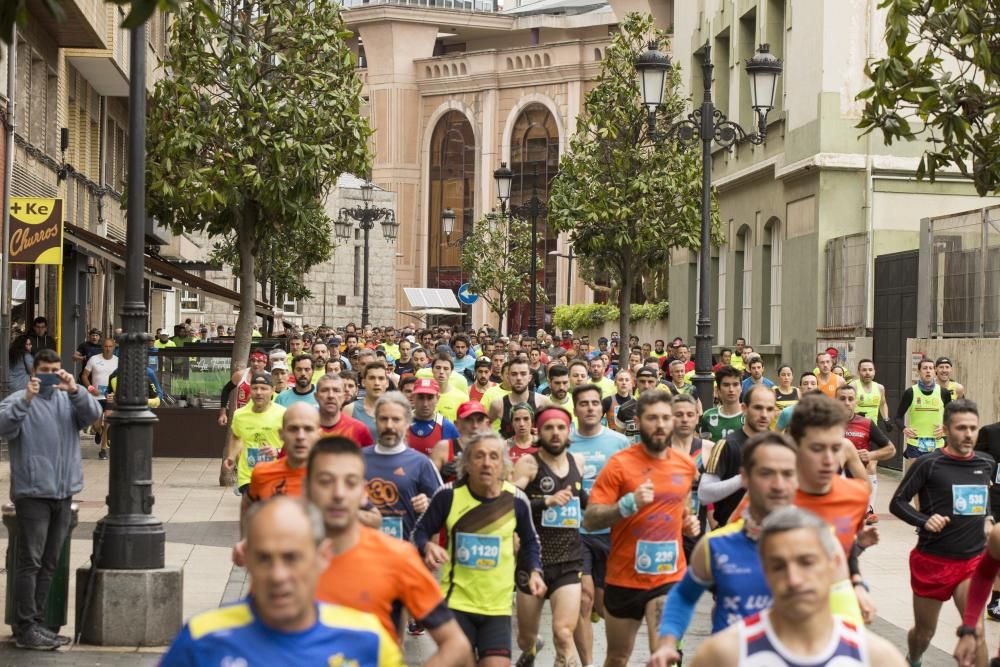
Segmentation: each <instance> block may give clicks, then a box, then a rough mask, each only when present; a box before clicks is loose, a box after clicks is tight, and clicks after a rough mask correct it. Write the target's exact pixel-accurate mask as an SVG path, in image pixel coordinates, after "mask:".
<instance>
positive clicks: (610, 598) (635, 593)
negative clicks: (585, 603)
mask: <svg viewBox="0 0 1000 667" xmlns="http://www.w3.org/2000/svg"><path fill="white" fill-rule="evenodd" d="M676 583H677V582H675V581H671V582H670V583H668V584H663V585H662V586H657V587H656V588H650V589H642V588H625V587H624V586H614V585H612V584H608V585H607V586H605V587H604V608H605V609H607V610H608V613H609V614H611V615H612V616H614V617H615V618H630V619H632V620H633V621H641V620H642V619H644V618H645V617H646V605H647V604H649V602H650V601H651V600H655V599H656V598H658V597H663V596H665V595H666V594H667V593H668V592H669V591H670V589H671V588H673V586H674V584H676Z"/></svg>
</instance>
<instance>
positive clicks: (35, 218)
mask: <svg viewBox="0 0 1000 667" xmlns="http://www.w3.org/2000/svg"><path fill="white" fill-rule="evenodd" d="M62 250H63V200H62V199H45V198H39V197H11V198H10V262H11V263H12V264H62Z"/></svg>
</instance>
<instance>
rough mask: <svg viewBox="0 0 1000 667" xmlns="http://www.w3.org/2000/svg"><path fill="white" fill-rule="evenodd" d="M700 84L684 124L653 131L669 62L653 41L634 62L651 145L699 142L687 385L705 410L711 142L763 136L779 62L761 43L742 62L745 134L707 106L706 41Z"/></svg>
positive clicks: (708, 70) (708, 391)
mask: <svg viewBox="0 0 1000 667" xmlns="http://www.w3.org/2000/svg"><path fill="white" fill-rule="evenodd" d="M702 55H703V58H704V60H703V61H702V66H701V71H702V82H703V84H704V88H703V91H702V92H703V97H702V102H701V107H700V108H698V109H695V110H693V111H692V112H691V113H690V114H688V116H687V118H685V119H684V120H681V121H678V122H677V123H674V125H672V126H671V127H670V128H668V129H667V130H666V131H660V130H657V128H656V111H657V109H659V108H660V106H661V105H662V104H663V94H664V83H665V81H666V77H667V73H668V72H669V71H670V58H668V57H667V56H666V54H664V53H662V52H661V51H660V50H659V48H658V44H657V43H656V42H650V43H649V48H648V50H647V51H645V52H643V53H642V54H641V55H640V56H639V57H638V58H637V59H636V61H635V69H636V72H637V74H638V78H639V90H640V92H641V94H642V103H643V106H645V107H646V111H647V116H646V122H647V124H648V126H649V136H650V138H651V139H652V141H653V142H654V143H659V142H662V141H666V140H669V139H670V138H672V136H673V134H675V133H676V134H677V138H678V139H679V140H680V141H681V142H684V143H687V142H691V141H699V140H700V141H701V159H702V163H701V252H700V253H699V261H700V262H701V266H700V267H699V271H698V275H699V281H700V284H699V285H698V325H697V332H696V334H695V375H694V378H693V382H694V385H695V387H697V389H698V396H699V397H700V398H701V401H702V405H703V407H705V408H706V409H707V408H708V407H709V406H710V404H709V397H711V396H712V393H713V392H712V382H713V377H712V325H711V322H710V320H709V317H708V310H709V303H710V294H709V292H710V290H709V281H710V273H709V264H710V262H711V254H710V251H711V247H710V244H711V224H712V144H713V143H714V144H717V145H719V146H721V147H722V148H730V147H732V145H733V144H735V143H736V142H737V141H740V140H746V141H749V142H750V143H752V144H762V143H764V141H765V139H766V138H767V114H768V113H769V112H770V111H771V110H772V109H773V108H774V93H775V90H776V89H777V85H778V77H779V76H780V75H781V71H782V63H781V60H780V59H779V58H776V57H775V56H774V55H772V54H771V49H770V47H769V45H767V44H761V45H760V49H759V50H758V51H757V53H756V54H755V55H754V57H753V58H750V59H749V60H747V61H746V68H747V74H748V75H749V76H750V106H751V108H752V109H753V111H754V113H755V114H756V115H757V118H756V122H755V123H754V127H753V128H751V129H752V132H751V133H749V134H748V133H747V132H746V131H745V130H744V129H743V128H742V127H740V126H739V124H738V123H734V122H733V121H731V120H729V119H728V118H726V115H725V114H723V113H722V112H721V111H719V110H718V109H716V108H715V104H714V103H713V102H712V70H713V66H712V48H711V46H710V45H709V44H708V43H706V44H705V46H704V47H703V48H702Z"/></svg>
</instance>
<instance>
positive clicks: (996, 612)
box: [986, 599, 1000, 660]
mask: <svg viewBox="0 0 1000 667" xmlns="http://www.w3.org/2000/svg"><path fill="white" fill-rule="evenodd" d="M986 615H987V616H988V617H989V618H990V619H991V620H993V621H1000V599H997V600H994V601H993V602H991V603H990V604H989V605H987V606H986ZM996 659H997V660H1000V658H996Z"/></svg>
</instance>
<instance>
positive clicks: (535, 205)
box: [493, 162, 548, 332]
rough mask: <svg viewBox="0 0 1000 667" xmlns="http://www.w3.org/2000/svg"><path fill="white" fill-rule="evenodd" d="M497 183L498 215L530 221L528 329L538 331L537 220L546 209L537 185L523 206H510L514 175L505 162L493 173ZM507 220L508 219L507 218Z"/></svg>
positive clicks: (536, 184)
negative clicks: (529, 306) (507, 215)
mask: <svg viewBox="0 0 1000 667" xmlns="http://www.w3.org/2000/svg"><path fill="white" fill-rule="evenodd" d="M493 178H494V179H495V180H496V183H497V199H499V200H500V215H506V214H509V216H510V217H514V216H517V217H519V218H528V219H529V220H531V312H530V313H529V314H528V329H529V330H530V331H532V332H534V331H537V330H538V218H539V216H542V215H545V214H546V213H547V211H548V208H547V207H546V206H545V203H544V202H542V200H541V199H539V198H538V183H537V182H536V183H535V184H534V186H533V187H532V190H531V199H529V200H528V201H527V202H525V203H524V204H519V205H515V204H510V203H509V202H510V186H511V183H512V182H513V180H514V174H513V172H511V170H510V169H508V168H507V163H506V162H501V163H500V168H499V169H497V170H496V171H494V172H493ZM508 220H509V218H508Z"/></svg>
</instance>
